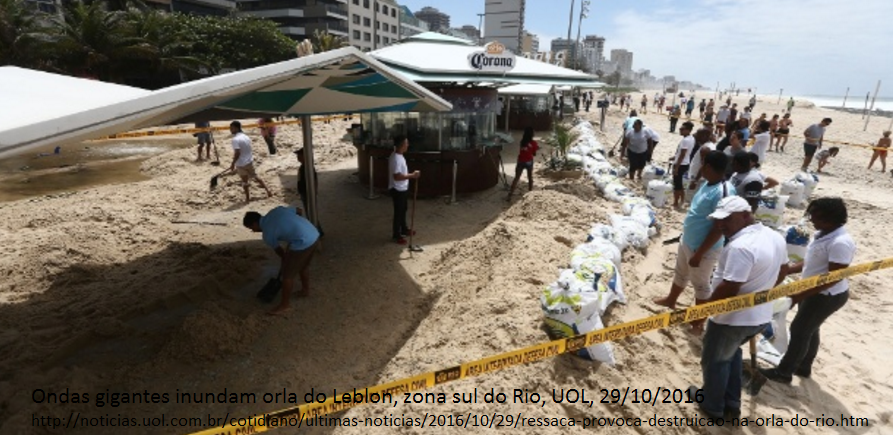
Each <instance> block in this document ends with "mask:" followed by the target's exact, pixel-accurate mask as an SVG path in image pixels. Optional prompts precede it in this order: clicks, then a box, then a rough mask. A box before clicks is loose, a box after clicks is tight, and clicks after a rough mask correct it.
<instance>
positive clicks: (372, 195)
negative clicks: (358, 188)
mask: <svg viewBox="0 0 894 435" xmlns="http://www.w3.org/2000/svg"><path fill="white" fill-rule="evenodd" d="M374 179H375V178H374V177H373V156H369V195H367V196H366V199H376V198H378V197H379V195H376V191H375V189H374V187H373V184H374V181H373V180H374Z"/></svg>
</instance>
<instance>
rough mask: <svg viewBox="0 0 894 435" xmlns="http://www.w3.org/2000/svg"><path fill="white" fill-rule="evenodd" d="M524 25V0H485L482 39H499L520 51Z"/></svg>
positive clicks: (512, 49)
mask: <svg viewBox="0 0 894 435" xmlns="http://www.w3.org/2000/svg"><path fill="white" fill-rule="evenodd" d="M524 27H525V0H485V2H484V40H485V42H491V41H499V42H500V43H501V44H503V45H504V46H505V47H506V48H507V49H508V50H510V51H512V52H513V53H520V52H521V50H520V49H521V46H522V39H523V38H524Z"/></svg>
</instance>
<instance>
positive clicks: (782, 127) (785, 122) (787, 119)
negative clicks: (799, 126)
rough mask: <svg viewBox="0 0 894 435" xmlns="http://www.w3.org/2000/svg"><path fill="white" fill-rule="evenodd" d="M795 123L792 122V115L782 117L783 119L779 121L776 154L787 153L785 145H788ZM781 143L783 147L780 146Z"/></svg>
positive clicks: (787, 114)
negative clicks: (789, 135)
mask: <svg viewBox="0 0 894 435" xmlns="http://www.w3.org/2000/svg"><path fill="white" fill-rule="evenodd" d="M793 125H794V123H793V122H792V115H791V113H786V114H785V115H782V119H780V120H779V128H777V129H776V152H777V153H784V152H785V144H787V143H788V134H789V131H791V128H792V126H793ZM780 143H781V144H782V146H780Z"/></svg>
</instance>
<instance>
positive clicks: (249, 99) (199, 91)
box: [0, 47, 451, 157]
mask: <svg viewBox="0 0 894 435" xmlns="http://www.w3.org/2000/svg"><path fill="white" fill-rule="evenodd" d="M41 74H46V73H41ZM47 75H49V74H47ZM50 76H52V75H50ZM41 77H42V79H44V78H45V77H43V76H41ZM55 78H56V80H58V81H59V83H64V82H65V83H73V82H71V81H72V80H74V81H78V82H80V81H81V79H71V78H68V77H61V76H55ZM84 81H85V82H88V83H89V82H91V81H89V80H84ZM79 84H81V83H79ZM16 85H17V86H19V87H21V88H22V92H19V93H16V94H14V95H15V96H16V98H17V99H16V100H11V99H7V98H6V96H4V104H3V106H4V107H8V106H13V107H16V106H21V105H24V104H25V102H26V101H29V100H31V99H33V98H45V99H48V100H45V101H43V102H42V103H43V104H45V105H48V106H49V105H53V104H54V99H53V98H50V97H49V96H47V95H40V94H39V93H37V92H35V94H30V93H29V92H28V90H29V88H33V87H34V86H33V85H32V84H31V83H18V84H16ZM91 85H96V83H91ZM70 86H72V89H71V92H74V93H78V95H80V98H82V99H84V100H93V95H92V94H91V95H89V96H85V95H83V93H82V91H80V90H74V88H76V87H77V86H75V85H70ZM102 86H103V89H113V88H112V87H106V86H113V87H115V88H118V87H117V86H116V85H108V84H103V85H102ZM123 88H124V89H130V90H131V91H129V92H130V93H128V92H124V91H122V92H120V93H117V92H114V94H115V96H120V97H121V98H120V99H114V98H106V99H103V98H100V97H97V99H95V100H93V101H92V103H90V104H88V105H85V107H86V110H81V111H75V112H72V111H70V110H69V111H65V112H54V111H44V112H40V111H35V113H36V114H37V115H35V116H36V118H31V119H29V120H28V121H27V122H25V123H22V122H19V123H17V124H15V125H10V126H7V127H4V128H0V157H3V156H4V155H7V154H10V153H14V152H20V151H23V150H27V149H31V148H35V147H42V146H45V147H50V146H55V145H61V144H70V143H73V142H80V141H83V140H88V139H93V138H97V137H102V136H106V135H110V134H116V133H122V132H125V131H131V130H135V129H139V128H145V127H152V126H158V125H164V124H167V123H171V122H174V121H181V122H183V121H186V120H190V119H193V120H195V119H197V118H201V119H203V120H208V121H214V120H232V119H237V118H239V117H248V116H255V115H286V114H287V115H314V114H326V113H356V112H366V111H386V112H387V111H411V112H425V111H442V110H449V109H450V108H451V105H450V103H448V102H446V101H444V100H443V99H441V98H440V97H438V96H437V95H435V94H433V93H431V92H430V91H428V90H426V89H425V88H423V87H421V86H419V85H417V84H416V83H413V82H412V81H409V80H407V79H406V78H404V77H403V76H401V75H400V74H397V73H394V72H393V71H392V70H391V69H390V68H389V67H387V66H385V65H384V64H382V63H380V62H379V61H377V60H375V59H373V58H372V57H370V56H367V55H365V54H363V53H362V52H360V51H359V50H357V49H356V48H353V47H347V48H342V49H338V50H333V51H329V52H325V53H319V54H316V55H311V56H306V57H302V58H298V59H294V60H290V61H285V62H280V63H276V64H272V65H266V66H262V67H258V68H253V69H249V70H243V71H237V72H233V73H230V74H224V75H219V76H214V77H209V78H206V79H202V80H197V81H193V82H188V83H183V84H180V85H177V86H172V87H169V88H165V89H161V90H158V91H154V92H148V91H143V92H146V93H145V94H140V93H139V92H137V91H133V88H126V87H123ZM58 92H59V94H60V95H62V94H65V93H66V92H69V90H64V91H58ZM35 95H36V96H35ZM128 95H129V96H130V98H126V96H128ZM88 106H91V107H88ZM39 115H42V116H39ZM238 115H241V116H238Z"/></svg>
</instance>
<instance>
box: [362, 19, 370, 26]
mask: <svg viewBox="0 0 894 435" xmlns="http://www.w3.org/2000/svg"><path fill="white" fill-rule="evenodd" d="M370 25H371V21H370V20H369V18H366V17H363V27H369V26H370Z"/></svg>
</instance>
